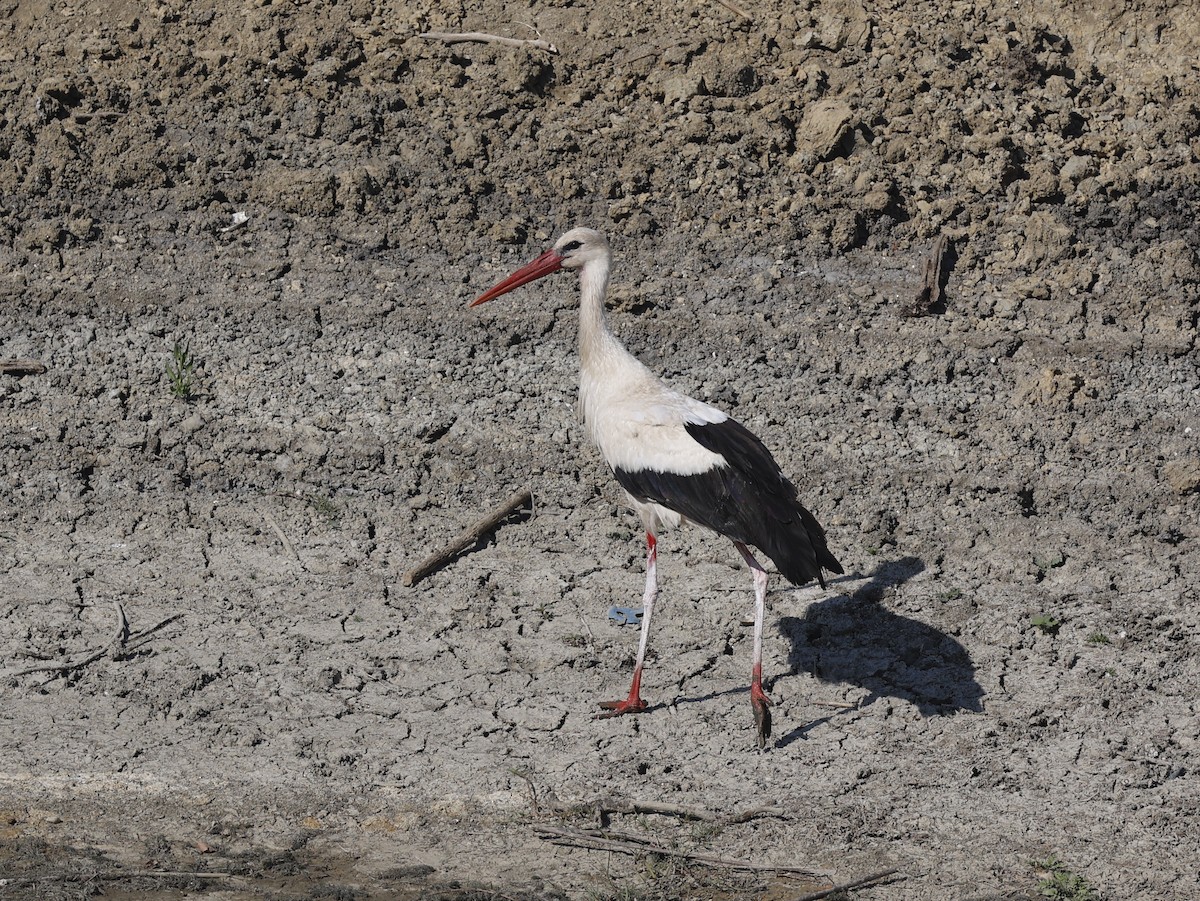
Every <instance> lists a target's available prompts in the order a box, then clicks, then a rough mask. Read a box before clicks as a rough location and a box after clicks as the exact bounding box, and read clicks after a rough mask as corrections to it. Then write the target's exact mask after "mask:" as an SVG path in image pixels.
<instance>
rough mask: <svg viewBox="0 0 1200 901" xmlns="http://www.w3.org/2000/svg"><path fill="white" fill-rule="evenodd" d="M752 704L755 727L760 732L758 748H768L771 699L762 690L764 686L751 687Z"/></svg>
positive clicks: (754, 685)
mask: <svg viewBox="0 0 1200 901" xmlns="http://www.w3.org/2000/svg"><path fill="white" fill-rule="evenodd" d="M750 703H751V704H752V705H753V706H754V726H755V728H756V729H757V730H758V747H759V748H760V749H762V748H765V747H766V746H767V739H768V738H770V737H771V699H770V698H768V697H767V695H766V693H765V692H764V691H763V690H762V685H760V684H759V683H758V682H755V683H754V684H753V685H751V686H750Z"/></svg>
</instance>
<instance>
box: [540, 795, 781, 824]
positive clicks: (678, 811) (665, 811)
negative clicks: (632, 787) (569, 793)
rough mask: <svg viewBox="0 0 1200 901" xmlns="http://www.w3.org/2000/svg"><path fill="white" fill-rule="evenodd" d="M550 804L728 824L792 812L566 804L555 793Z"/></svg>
mask: <svg viewBox="0 0 1200 901" xmlns="http://www.w3.org/2000/svg"><path fill="white" fill-rule="evenodd" d="M548 803H549V804H550V807H551V809H552V810H554V811H555V812H557V813H570V812H573V811H579V810H586V811H594V812H595V813H596V814H599V815H604V814H609V813H623V814H633V813H655V814H659V815H661V816H668V817H679V818H680V819H684V820H699V821H700V822H703V823H726V824H735V823H748V822H749V821H750V820H753V819H757V818H758V817H783V816H787V813H788V812H787V811H786V810H785V809H784V808H782V807H751V808H748V809H746V810H743V811H740V812H738V813H733V814H728V815H718V814H715V813H711V812H709V811H707V810H701V809H700V808H697V807H685V806H683V805H682V804H665V803H661V802H658V801H621V800H615V799H612V798H604V799H602V800H599V801H590V802H587V801H585V802H582V803H579V804H566V803H564V802H562V801H559V800H558V798H556V797H555V796H554V795H553V794H551V795H550V796H549V798H548Z"/></svg>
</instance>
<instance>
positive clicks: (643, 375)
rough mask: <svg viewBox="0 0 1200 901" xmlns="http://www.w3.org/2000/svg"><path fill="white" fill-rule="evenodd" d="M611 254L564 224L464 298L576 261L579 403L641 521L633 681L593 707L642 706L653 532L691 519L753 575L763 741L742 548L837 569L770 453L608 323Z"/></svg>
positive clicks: (598, 239)
mask: <svg viewBox="0 0 1200 901" xmlns="http://www.w3.org/2000/svg"><path fill="white" fill-rule="evenodd" d="M610 261H611V255H610V253H609V249H608V241H607V240H605V238H604V235H602V234H600V233H599V232H597V231H594V230H592V229H590V228H575V229H572V230H571V231H569V232H567V233H566V234H565V235H563V236H562V237H561V238H559V239H558V241H557V242H556V243H555V245H554V247H553V248H552V249H551V250H547V251H546V252H545V253H543V254H542V255H541V256H539V257H538V258H537V259H536V260H534V261H533V262H531V263H529V264H528V265H527V266H524V267H522V268H521V269H519V270H517V271H516V272H514V273H513V274H512V275H510V276H509V277H508V278H506V279H505V280H504V281H502V282H500V283H499V284H497V285H495V286H494V287H492V288H490V289H489V290H487V291H486V292H484V293H483V294H481V295H479V297H477V298H476V299H475V300H474V301H472V302H471V306H473V307H474V306H478V305H479V304H481V303H484V302H486V301H489V300H492V299H493V298H496V297H499V296H500V295H502V294H507V293H508V292H509V291H512V290H513V289H514V288H517V287H519V286H521V285H524V284H527V283H529V282H531V281H533V280H534V279H539V278H542V277H543V276H546V275H550V274H551V273H553V272H558V271H559V270H560V269H578V270H579V281H580V285H581V288H582V293H583V298H582V301H581V305H580V319H579V364H580V365H579V369H580V386H579V393H580V401H581V407H582V411H583V418H584V421H585V422H586V424H587V427H588V429H589V431H590V433H591V436H592V440H593V441H595V442H596V445H597V447H599V449H600V453H601V454H602V455H603V456H604V459H605V460H606V461H607V462H608V465H609V466H611V467H612V471H613V474H614V475H615V476H616V477H617V481H618V482H620V483H621V487H622V488H624V489H625V491H626V493H627V494H628V495H629V502H630V504H631V505H632V506H633V508H634V510H635V511H637V513H638V515H639V516H640V517H641V520H642V524H643V525H644V526H645V529H646V547H647V552H646V593H645V596H644V597H643V599H642V607H643V613H642V632H641V639H640V641H639V642H638V651H637V661H636V663H635V664H634V668H633V685H632V686H631V687H630V689H629V697H627V698H626V699H625V700H623V701H608V702H604V703H602V704H601V705H600V706H601V707H604V708H606V709H607V710H608V711H609V712H608V713H604V714H601V716H620V715H621V714H625V713H641V712H642V711H644V710H645V709H646V702H645V701H644V700H642V694H641V686H642V666H643V664H644V663H645V659H646V646H647V643H648V640H649V636H650V618H651V616H652V614H653V612H654V601H655V598H656V597H657V595H658V584H657V579H656V576H655V566H656V562H657V559H658V555H657V550H656V547H657V539H656V535H657V534H658V531H659V530H660V529H662V528H663V527H671V526H677V525H679V524H680V523H681V522H684V521H690V522H693V523H696V524H698V525H702V526H707V527H708V528H710V529H712V530H713V531H714V532H718V533H720V534H721V535H724V536H726V537H727V538H729V539H731V540H732V541H733V544H734V546H735V547H736V548H737V549H738V551H739V552H740V553H741V555H742V558H743V559H744V560H745V561H746V565H747V566H749V567H750V570H751V572H752V574H753V576H754V668H753V670H752V676H751V684H750V702H751V704H752V705H753V707H754V719H755V724H756V727H757V730H758V743H759V747H763V746H764V745H765V744H766V740H767V738H768V737H769V736H770V734H771V713H770V710H769V707H770V704H771V701H770V699H769V698H768V697H767V695H766V693H765V692H764V691H763V687H762V638H763V618H764V616H765V613H766V596H767V572H766V570H764V569H763V568H762V566H760V565H759V562H758V561H757V560H755V559H754V555H753V554H751V553H750V548H749V547H748V546H749V545H754V546H755V547H757V548H759V549H761V550H762V552H763V553H765V554H766V555H767V556H768V557H770V558H771V560H773V561H774V562H775V565H776V567H778V569H779V571H780V572H781V573H783V575H784V576H786V577H787V578H788V579H789V580H790V581H791V582H793V583H794V584H796V585H803V584H804V583H806V582H809V581H811V580H813V579H816V580H817V581H818V582H820V584H821V587H822V588H823V587H824V586H825V580H824V578H823V577H822V574H821V570H822V569H827V570H830V571H831V572H835V573H840V572H842V566H841V564H840V563H838V561H837V559H836V558H835V557H834V556H833V554H831V553H830V551H829V548H828V547H827V545H826V543H825V530H824V529H822V528H821V526H820V524H819V523H818V522H817V520H816V518H815V517H814V516H813V515H812V514H811V513H809V512H808V510H806V509H805V508H804V507H803V505H801V503H800V501H799V500H798V499H797V496H796V488H795V486H794V485H792V483H791V482H789V481H788V479H787V477H786V476H784V474H783V472H782V471H781V470H780V469H779V464H777V463H776V462H775V458H774V457H772V456H771V452H770V451H768V450H767V448H766V447H765V446H764V445H763V443H762V442H761V441H759V440H758V438H756V437H755V436H754V435H753V434H751V432H750V431H749V430H747V429H746V428H745V427H744V426H743V425H741V424H740V423H738V422H736V421H734V420H733V419H730V418H729V417H728V416H726V415H725V414H724V413H722V412H721V411H720V410H718V409H716V408H715V407H711V406H709V405H708V404H705V403H702V402H700V401H698V400H696V399H694V398H691V397H687V396H686V395H684V394H680V393H679V392H678V391H675V390H674V389H672V388H670V387H668V386H667V385H666V384H665V383H663V381H662V380H661V379H659V378H658V377H657V376H655V375H654V373H652V372H651V371H650V370H649V369H647V368H646V367H645V366H644V365H642V363H641V362H640V361H639V360H638V359H637V358H635V357H634V356H633V355H632V354H631V353H629V351H627V350H626V349H625V347H624V346H623V345H622V344H621V342H620V341H619V340H617V338H616V337H615V336H614V335H613V333H612V332H611V331H609V329H608V325H607V324H606V322H605V318H604V295H605V291H606V289H607V287H608V270H609V263H610Z"/></svg>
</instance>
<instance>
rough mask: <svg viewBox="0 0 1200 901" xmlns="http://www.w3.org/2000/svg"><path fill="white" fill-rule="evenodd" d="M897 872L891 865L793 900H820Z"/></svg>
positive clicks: (877, 880) (869, 883)
mask: <svg viewBox="0 0 1200 901" xmlns="http://www.w3.org/2000/svg"><path fill="white" fill-rule="evenodd" d="M899 872H900V871H899V870H898V869H897V868H896V867H892V868H891V869H890V870H880V871H879V872H878V873H872V874H871V875H870V876H864V877H863V878H862V879H855V880H854V881H853V882H843V883H842V884H841V885H834V886H830V887H829V888H827V889H821V891H819V892H810V893H809V894H807V895H801V896H800V897H799V898H796V899H795V901H820V899H821V898H828V897H829V896H830V895H836V894H837V893H838V892H848V891H850V890H851V889H855V888H862V887H863V886H864V885H871V884H872V883H874V882H879V881H880V880H882V879H887V878H888V877H889V876H894V875H896V874H897V873H899Z"/></svg>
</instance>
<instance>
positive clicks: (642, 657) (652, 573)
mask: <svg viewBox="0 0 1200 901" xmlns="http://www.w3.org/2000/svg"><path fill="white" fill-rule="evenodd" d="M657 570H658V541H657V540H656V539H655V537H654V533H653V532H649V531H647V532H646V593H645V594H644V595H643V596H642V634H641V638H639V639H638V652H637V661H636V662H635V663H634V665H633V684H632V685H631V686H630V687H629V697H627V698H626V699H625V700H624V701H601V702H600V706H601V707H603V708H605V709H606V710H608V711H609V712H608V713H601V714H598V715H599V716H600V717H602V718H606V717H610V716H620V715H621V714H623V713H641V712H642V711H643V710H645V709H646V702H645V701H643V700H642V665H643V664H644V663H645V662H646V647H647V645H649V643H650V615H651V614H652V613H653V612H654V601H655V599H656V598H657V597H658V574H657Z"/></svg>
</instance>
